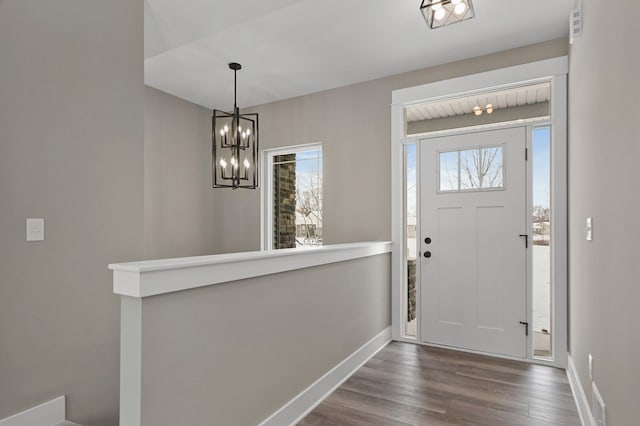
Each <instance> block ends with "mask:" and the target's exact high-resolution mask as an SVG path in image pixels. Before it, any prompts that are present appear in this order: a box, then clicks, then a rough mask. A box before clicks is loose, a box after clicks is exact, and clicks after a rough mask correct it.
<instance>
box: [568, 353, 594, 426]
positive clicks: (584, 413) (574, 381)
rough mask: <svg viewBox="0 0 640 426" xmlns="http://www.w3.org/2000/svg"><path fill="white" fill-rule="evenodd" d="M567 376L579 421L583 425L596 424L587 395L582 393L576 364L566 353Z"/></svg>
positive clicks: (582, 389) (591, 425) (592, 425)
mask: <svg viewBox="0 0 640 426" xmlns="http://www.w3.org/2000/svg"><path fill="white" fill-rule="evenodd" d="M567 378H568V379H569V385H570V386H571V392H572V393H573V399H574V400H575V401H576V406H577V407H578V415H580V422H581V423H582V425H583V426H596V422H595V420H594V419H593V415H592V414H591V408H590V405H589V401H588V400H587V395H586V394H585V393H584V388H583V387H582V382H580V377H579V376H578V371H577V370H576V365H575V364H574V363H573V358H571V355H567Z"/></svg>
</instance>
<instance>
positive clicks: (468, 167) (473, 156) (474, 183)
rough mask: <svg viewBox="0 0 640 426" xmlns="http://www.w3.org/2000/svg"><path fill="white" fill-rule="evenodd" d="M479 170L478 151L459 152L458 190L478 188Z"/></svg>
mask: <svg viewBox="0 0 640 426" xmlns="http://www.w3.org/2000/svg"><path fill="white" fill-rule="evenodd" d="M481 168H482V165H481V162H480V150H478V149H466V150H463V151H460V189H478V188H480V176H481Z"/></svg>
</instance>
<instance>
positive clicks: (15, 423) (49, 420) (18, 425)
mask: <svg viewBox="0 0 640 426" xmlns="http://www.w3.org/2000/svg"><path fill="white" fill-rule="evenodd" d="M65 414H66V413H65V397H64V396H59V397H58V398H55V399H52V400H51V401H48V402H45V403H44V404H40V405H38V406H36V407H33V408H29V409H28V410H25V411H23V412H21V413H18V414H15V415H13V416H11V417H7V418H6V419H2V420H0V426H53V425H56V424H58V423H61V422H63V421H64V419H65V417H66V415H65Z"/></svg>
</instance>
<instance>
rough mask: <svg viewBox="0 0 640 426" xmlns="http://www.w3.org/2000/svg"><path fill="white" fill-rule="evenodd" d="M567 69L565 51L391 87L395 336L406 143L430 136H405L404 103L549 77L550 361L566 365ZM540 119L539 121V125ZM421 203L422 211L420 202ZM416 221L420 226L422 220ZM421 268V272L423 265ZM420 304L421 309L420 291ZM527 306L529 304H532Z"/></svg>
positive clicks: (399, 322)
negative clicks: (550, 158) (438, 79)
mask: <svg viewBox="0 0 640 426" xmlns="http://www.w3.org/2000/svg"><path fill="white" fill-rule="evenodd" d="M567 72H568V58H567V56H561V57H557V58H551V59H546V60H542V61H536V62H531V63H528V64H522V65H517V66H512V67H507V68H502V69H497V70H493V71H487V72H483V73H479V74H472V75H467V76H463V77H458V78H453V79H449V80H442V81H437V82H433V83H428V84H423V85H419V86H413V87H407V88H404V89H399V90H394V91H392V95H391V96H392V104H391V204H392V205H391V238H392V242H393V247H394V249H393V252H392V256H391V282H392V308H391V313H392V315H391V316H392V331H393V338H394V339H395V340H397V339H402V338H403V337H404V336H403V315H402V303H403V298H402V297H403V276H404V275H403V274H404V269H405V266H404V259H403V250H404V240H403V236H404V227H403V220H404V218H403V179H402V176H403V175H402V173H403V161H402V159H403V145H404V144H405V143H410V142H416V143H418V141H419V140H421V139H426V138H427V137H428V136H425V135H424V134H423V135H415V137H414V136H411V137H407V136H406V134H405V123H404V108H405V107H406V106H408V105H413V104H416V103H420V102H426V101H434V100H440V99H447V98H451V97H456V96H461V95H462V94H465V95H467V94H473V93H484V92H487V91H491V90H494V89H496V88H505V87H513V86H519V85H522V84H528V83H531V82H539V81H550V82H551V84H552V103H551V108H552V111H551V119H550V120H549V123H550V124H551V126H552V149H553V151H552V174H553V181H552V185H553V189H552V197H553V199H552V205H553V206H554V207H553V212H552V215H553V220H552V223H553V225H552V230H551V234H552V241H553V243H552V244H553V247H552V253H553V255H552V262H553V264H552V270H553V272H552V273H553V283H554V284H553V291H554V293H553V308H552V309H553V311H552V312H553V313H552V319H553V324H552V333H553V348H554V351H553V360H552V361H551V362H552V365H554V366H556V367H559V368H566V367H567V360H566V353H567V340H568V339H567V309H566V306H567V199H566V196H567V168H566V164H567V111H566V108H567V107H566V105H567V98H566V93H567V75H566V74H567ZM541 124H542V123H536V124H535V125H541ZM545 124H546V123H545ZM418 146H419V143H418ZM419 169H420V167H418V173H419V172H420V171H419ZM418 194H419V191H418ZM417 208H418V212H417V214H418V217H419V215H420V212H419V209H420V207H419V203H418V206H417ZM418 222H419V221H418ZM417 225H418V227H419V223H418V224H417ZM418 231H419V229H418ZM418 241H420V238H418ZM418 251H419V250H418ZM418 265H419V262H418ZM418 267H419V266H418ZM417 273H418V274H419V270H418V271H417ZM418 276H419V275H418ZM420 291H421V286H420V280H419V279H418V280H417V281H416V292H417V293H418V295H419V294H420ZM418 309H420V301H419V296H418ZM528 309H529V310H530V308H528ZM419 324H420V320H419V319H418V336H417V337H418V340H420V328H419ZM531 352H532V351H529V354H528V356H529V358H532V357H533V356H532V355H533V354H532V353H531ZM540 363H543V362H540Z"/></svg>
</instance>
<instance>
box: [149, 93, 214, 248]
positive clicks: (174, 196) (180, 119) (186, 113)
mask: <svg viewBox="0 0 640 426" xmlns="http://www.w3.org/2000/svg"><path fill="white" fill-rule="evenodd" d="M213 198H214V191H213V189H212V188H211V111H210V110H208V109H206V108H203V107H200V106H197V105H194V104H192V103H190V102H187V101H184V100H182V99H180V98H176V97H175V96H171V95H169V94H167V93H164V92H161V91H158V90H156V89H153V88H151V87H145V92H144V256H145V258H147V259H157V258H163V257H180V256H196V255H201V254H210V253H212V252H213V249H214V246H215V241H216V239H215V237H214V234H213V223H214V222H215V217H214V212H213V210H214V208H213V206H214V204H213Z"/></svg>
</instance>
